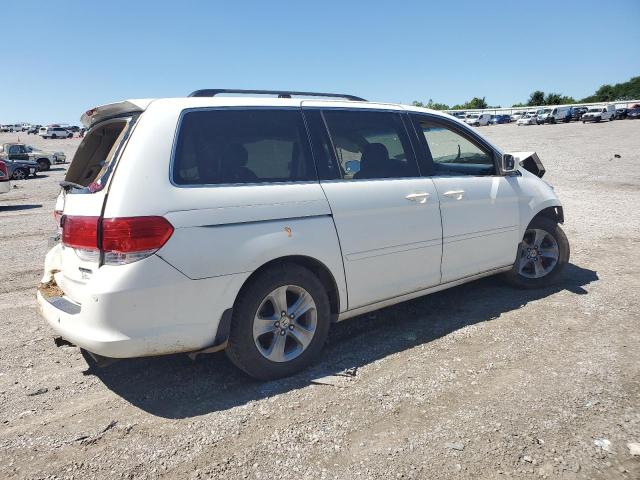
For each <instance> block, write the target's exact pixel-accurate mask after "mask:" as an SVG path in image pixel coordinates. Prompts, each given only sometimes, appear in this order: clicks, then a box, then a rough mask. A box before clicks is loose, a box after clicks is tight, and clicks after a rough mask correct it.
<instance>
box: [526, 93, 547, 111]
mask: <svg viewBox="0 0 640 480" xmlns="http://www.w3.org/2000/svg"><path fill="white" fill-rule="evenodd" d="M527 105H528V106H529V107H535V106H537V105H544V92H543V91H542V90H536V91H535V92H533V93H532V94H531V95H529V101H528V102H527Z"/></svg>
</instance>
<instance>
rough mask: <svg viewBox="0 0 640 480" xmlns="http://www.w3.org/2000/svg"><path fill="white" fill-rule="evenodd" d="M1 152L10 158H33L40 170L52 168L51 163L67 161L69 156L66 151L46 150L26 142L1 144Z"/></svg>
mask: <svg viewBox="0 0 640 480" xmlns="http://www.w3.org/2000/svg"><path fill="white" fill-rule="evenodd" d="M0 153H4V155H5V156H6V157H8V158H9V159H10V160H31V161H34V162H36V164H37V165H38V171H41V172H42V171H45V170H49V169H50V168H51V164H54V163H65V162H66V161H67V156H66V155H65V154H64V152H54V153H52V152H45V151H43V150H40V149H39V148H36V147H32V146H29V145H25V144H24V143H5V144H2V145H0Z"/></svg>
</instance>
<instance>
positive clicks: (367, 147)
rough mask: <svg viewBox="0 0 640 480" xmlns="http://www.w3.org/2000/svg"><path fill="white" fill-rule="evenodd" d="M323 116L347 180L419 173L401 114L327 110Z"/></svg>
mask: <svg viewBox="0 0 640 480" xmlns="http://www.w3.org/2000/svg"><path fill="white" fill-rule="evenodd" d="M323 115H324V118H325V121H326V124H327V127H328V129H329V134H330V136H331V140H332V143H333V147H334V150H335V155H336V159H337V161H338V167H339V169H340V173H341V176H342V178H343V179H344V180H362V179H380V178H407V177H418V176H420V172H419V171H418V165H417V163H416V160H415V158H414V156H413V151H412V150H411V143H410V140H409V137H408V134H407V131H406V129H405V127H404V123H403V122H402V118H401V117H400V114H398V113H395V112H378V111H367V110H326V111H324V112H323Z"/></svg>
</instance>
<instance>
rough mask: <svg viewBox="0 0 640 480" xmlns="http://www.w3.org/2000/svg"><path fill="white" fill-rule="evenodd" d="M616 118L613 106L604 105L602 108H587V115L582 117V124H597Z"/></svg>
mask: <svg viewBox="0 0 640 480" xmlns="http://www.w3.org/2000/svg"><path fill="white" fill-rule="evenodd" d="M615 116H616V107H615V105H605V106H604V107H589V110H587V113H585V114H584V115H582V118H581V120H582V123H586V122H599V121H605V120H609V121H611V120H613V119H614V118H615Z"/></svg>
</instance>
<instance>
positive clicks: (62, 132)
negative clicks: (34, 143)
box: [38, 127, 73, 138]
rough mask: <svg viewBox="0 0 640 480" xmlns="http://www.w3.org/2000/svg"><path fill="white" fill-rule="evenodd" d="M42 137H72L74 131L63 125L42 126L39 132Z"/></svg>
mask: <svg viewBox="0 0 640 480" xmlns="http://www.w3.org/2000/svg"><path fill="white" fill-rule="evenodd" d="M38 134H39V135H40V136H41V137H42V138H71V137H73V133H71V132H70V131H69V130H67V129H66V128H63V127H42V128H41V129H40V131H39V133H38Z"/></svg>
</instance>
